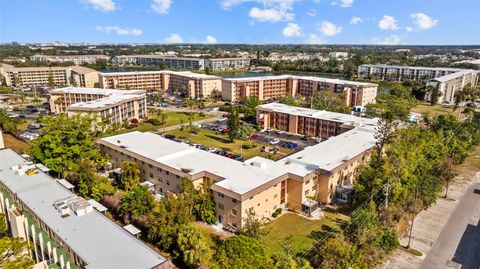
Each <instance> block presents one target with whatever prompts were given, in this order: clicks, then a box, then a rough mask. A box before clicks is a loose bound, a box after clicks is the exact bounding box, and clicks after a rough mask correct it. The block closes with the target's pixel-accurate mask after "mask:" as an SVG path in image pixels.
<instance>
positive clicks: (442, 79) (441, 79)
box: [432, 69, 478, 82]
mask: <svg viewBox="0 0 480 269" xmlns="http://www.w3.org/2000/svg"><path fill="white" fill-rule="evenodd" d="M477 72H478V71H475V70H470V69H466V70H462V71H459V72H456V73H452V74H448V75H445V76H441V77H438V78H434V79H432V80H435V81H439V82H447V81H450V80H452V79H456V78H459V77H461V76H465V75H468V74H472V73H477Z"/></svg>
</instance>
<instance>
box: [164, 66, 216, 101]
mask: <svg viewBox="0 0 480 269" xmlns="http://www.w3.org/2000/svg"><path fill="white" fill-rule="evenodd" d="M165 78H166V81H165V82H166V83H165V84H166V85H168V89H169V90H177V91H181V92H185V94H186V96H187V97H189V98H192V99H197V98H202V99H204V98H210V97H211V96H212V93H215V92H217V94H220V93H221V91H222V78H221V77H217V76H211V75H205V74H197V73H191V72H170V73H169V75H168V76H166V77H165Z"/></svg>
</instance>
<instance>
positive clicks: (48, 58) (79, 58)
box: [30, 54, 110, 65]
mask: <svg viewBox="0 0 480 269" xmlns="http://www.w3.org/2000/svg"><path fill="white" fill-rule="evenodd" d="M30 60H31V61H35V62H45V63H73V64H74V65H81V64H94V63H96V62H97V60H105V61H108V60H110V56H107V55H44V54H35V55H33V56H30Z"/></svg>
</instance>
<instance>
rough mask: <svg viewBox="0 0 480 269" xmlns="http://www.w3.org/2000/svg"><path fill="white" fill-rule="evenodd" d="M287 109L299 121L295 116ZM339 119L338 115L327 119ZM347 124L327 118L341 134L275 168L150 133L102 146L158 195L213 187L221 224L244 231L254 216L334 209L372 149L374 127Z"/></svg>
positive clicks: (363, 122) (351, 119) (353, 120)
mask: <svg viewBox="0 0 480 269" xmlns="http://www.w3.org/2000/svg"><path fill="white" fill-rule="evenodd" d="M284 109H285V110H286V108H284ZM290 109H291V110H292V111H291V113H292V114H294V113H296V112H295V110H296V108H293V107H291V108H290ZM286 112H287V111H286ZM312 113H315V112H312ZM317 113H328V112H323V111H317ZM334 114H338V113H333V114H332V115H330V116H329V117H334V116H337V115H334ZM340 115H343V114H340ZM338 116H339V115H338ZM346 116H348V118H343V119H342V118H341V117H340V118H339V119H331V118H329V117H327V118H328V119H329V120H331V121H334V120H335V121H334V124H333V125H335V124H337V123H340V122H342V124H340V125H343V126H342V127H339V128H340V130H338V131H337V129H336V128H333V130H335V131H332V132H330V133H328V135H329V136H330V138H329V139H328V140H326V141H324V142H322V143H319V144H317V145H314V146H310V147H307V148H305V149H304V150H301V151H299V152H297V153H294V154H292V155H290V156H287V157H285V158H283V159H280V160H277V161H272V160H269V159H265V158H262V157H254V158H251V159H248V160H246V161H244V162H239V161H235V160H232V159H229V158H226V157H223V156H220V155H217V154H214V153H210V152H207V151H203V150H200V149H197V148H195V147H193V146H190V145H187V144H183V143H178V142H175V141H171V140H168V139H165V138H163V137H161V136H159V135H157V134H153V133H141V132H132V133H127V134H121V135H117V136H112V137H107V138H102V139H100V140H98V142H97V143H98V144H99V146H100V150H101V151H102V152H103V153H105V154H108V155H109V157H110V162H111V163H112V165H113V167H120V166H121V163H122V162H123V161H134V162H137V163H138V164H139V166H140V170H141V173H142V178H143V179H144V180H146V181H149V182H151V183H153V184H154V186H155V190H156V191H157V192H159V193H161V194H166V193H179V192H180V191H181V179H182V178H187V179H189V180H191V181H192V182H193V184H194V185H195V186H199V185H200V184H201V183H202V182H204V181H205V180H211V181H212V182H213V185H212V186H211V191H212V194H213V196H214V200H215V203H216V210H217V217H218V219H219V222H220V223H222V224H223V225H226V226H234V227H241V226H242V225H243V223H244V219H245V218H246V214H247V211H250V210H253V211H254V212H255V214H256V215H257V216H260V217H266V218H270V217H271V215H272V213H273V212H274V211H275V210H276V209H277V208H288V209H290V210H293V211H296V212H299V213H303V214H309V213H310V212H311V210H314V209H315V208H317V206H318V204H319V203H323V204H328V203H331V202H332V201H333V200H334V199H335V198H336V197H337V195H338V193H337V190H339V189H341V188H342V187H343V186H345V185H349V184H352V183H354V182H355V178H356V175H357V173H358V171H359V167H360V166H361V165H362V164H364V163H366V162H367V161H368V159H369V156H370V153H371V150H372V148H373V147H374V145H375V142H376V140H375V137H374V134H375V126H376V120H375V119H373V120H372V119H365V118H358V117H355V116H349V115H346ZM343 120H345V121H343ZM321 127H322V128H323V126H321ZM342 128H343V129H342Z"/></svg>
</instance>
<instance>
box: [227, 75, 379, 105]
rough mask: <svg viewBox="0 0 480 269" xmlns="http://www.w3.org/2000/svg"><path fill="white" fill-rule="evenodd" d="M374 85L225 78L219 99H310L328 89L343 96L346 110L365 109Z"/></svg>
mask: <svg viewBox="0 0 480 269" xmlns="http://www.w3.org/2000/svg"><path fill="white" fill-rule="evenodd" d="M377 87H378V85H377V84H374V83H365V82H356V81H347V80H340V79H329V78H320V77H308V76H292V75H281V76H264V77H248V78H225V79H223V83H222V97H223V99H225V100H229V101H240V100H242V99H244V98H246V97H250V96H255V97H258V98H259V99H260V100H268V99H277V98H279V97H282V96H293V97H295V96H305V97H310V96H313V95H314V94H315V93H316V92H317V91H320V90H322V89H330V90H332V91H334V92H336V93H343V92H345V104H346V105H347V106H350V107H353V106H365V105H367V104H371V103H375V98H376V96H377Z"/></svg>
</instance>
